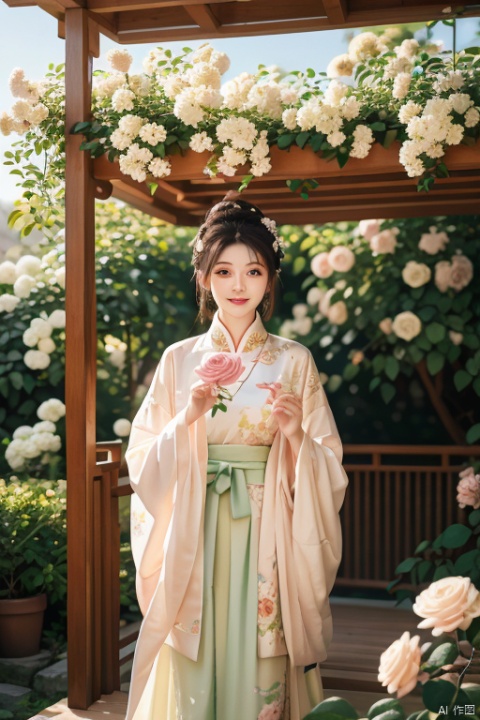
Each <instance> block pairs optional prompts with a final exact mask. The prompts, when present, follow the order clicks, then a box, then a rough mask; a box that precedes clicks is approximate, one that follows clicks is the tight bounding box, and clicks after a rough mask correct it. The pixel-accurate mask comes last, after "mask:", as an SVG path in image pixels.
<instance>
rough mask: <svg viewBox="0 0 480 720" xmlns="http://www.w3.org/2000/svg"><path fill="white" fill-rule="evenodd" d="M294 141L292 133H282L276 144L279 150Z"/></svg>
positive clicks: (284, 148)
mask: <svg viewBox="0 0 480 720" xmlns="http://www.w3.org/2000/svg"><path fill="white" fill-rule="evenodd" d="M294 142H295V135H294V134H293V133H284V134H283V135H279V137H278V140H277V145H278V147H279V148H280V150H286V149H287V148H289V147H290V145H292V143H294Z"/></svg>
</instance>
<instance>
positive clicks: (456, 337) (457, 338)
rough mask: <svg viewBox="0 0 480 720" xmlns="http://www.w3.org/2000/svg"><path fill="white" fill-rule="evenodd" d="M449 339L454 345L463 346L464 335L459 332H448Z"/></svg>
mask: <svg viewBox="0 0 480 720" xmlns="http://www.w3.org/2000/svg"><path fill="white" fill-rule="evenodd" d="M448 337H449V338H450V340H451V341H452V343H453V344H454V345H461V344H462V342H463V334H462V333H459V332H455V331H454V330H449V331H448Z"/></svg>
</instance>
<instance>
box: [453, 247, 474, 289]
mask: <svg viewBox="0 0 480 720" xmlns="http://www.w3.org/2000/svg"><path fill="white" fill-rule="evenodd" d="M472 278H473V264H472V262H471V260H469V259H468V258H467V257H466V256H465V255H454V256H453V258H452V268H451V273H450V282H449V286H450V287H451V288H453V289H454V290H455V291H456V292H460V290H463V288H465V287H467V285H468V284H469V283H470V282H471V280H472Z"/></svg>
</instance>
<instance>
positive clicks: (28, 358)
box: [23, 350, 50, 370]
mask: <svg viewBox="0 0 480 720" xmlns="http://www.w3.org/2000/svg"><path fill="white" fill-rule="evenodd" d="M23 362H24V363H25V365H26V366H27V367H28V368H30V370H45V368H47V367H48V366H49V365H50V358H49V356H48V355H47V353H44V352H40V350H27V352H26V353H25V355H24V356H23Z"/></svg>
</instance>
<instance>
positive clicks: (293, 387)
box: [282, 370, 300, 395]
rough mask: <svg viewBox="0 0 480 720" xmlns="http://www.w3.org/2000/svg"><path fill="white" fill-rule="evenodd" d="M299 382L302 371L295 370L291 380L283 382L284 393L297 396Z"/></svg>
mask: <svg viewBox="0 0 480 720" xmlns="http://www.w3.org/2000/svg"><path fill="white" fill-rule="evenodd" d="M299 380H300V370H294V371H293V373H292V375H291V378H290V380H288V381H285V380H282V390H283V392H287V393H293V394H294V395H296V394H297V386H298V382H299Z"/></svg>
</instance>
